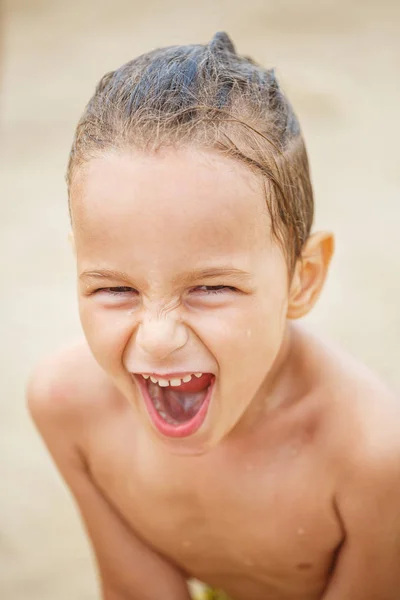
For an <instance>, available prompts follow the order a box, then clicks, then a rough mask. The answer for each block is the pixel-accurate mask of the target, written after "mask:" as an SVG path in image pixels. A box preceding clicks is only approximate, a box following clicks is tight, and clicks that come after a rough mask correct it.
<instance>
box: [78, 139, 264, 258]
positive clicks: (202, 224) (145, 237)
mask: <svg viewBox="0 0 400 600" xmlns="http://www.w3.org/2000/svg"><path fill="white" fill-rule="evenodd" d="M71 205H72V214H73V222H74V232H75V237H76V241H77V245H78V247H79V245H82V244H84V245H86V246H87V245H88V244H89V245H90V247H91V249H92V251H97V252H98V251H101V249H102V248H103V249H104V247H105V245H107V247H108V251H110V249H111V246H113V247H114V248H119V250H120V251H122V250H124V251H128V247H130V248H132V247H133V246H135V247H139V246H140V247H141V248H142V250H143V252H145V253H146V256H149V255H150V256H152V255H154V259H155V260H158V261H159V260H162V258H163V257H164V258H167V257H168V256H169V254H170V253H171V252H173V253H174V255H175V256H178V257H179V259H180V260H182V259H183V258H184V256H185V254H187V253H188V252H190V253H191V254H193V253H197V254H198V255H199V258H202V255H203V254H208V255H210V254H211V253H212V254H213V255H218V254H220V253H222V254H223V253H225V254H226V253H227V252H229V253H231V254H240V253H243V252H246V251H247V252H249V251H256V250H257V249H258V250H261V249H265V247H266V246H267V245H268V244H270V238H271V236H270V233H269V229H270V219H269V215H268V210H267V205H266V200H265V196H264V187H263V183H262V181H261V178H259V177H258V176H256V175H255V174H254V173H253V172H252V171H250V169H248V168H247V167H246V166H245V165H242V164H241V163H239V162H238V161H235V160H232V159H230V158H227V157H224V156H222V155H219V154H217V153H212V152H206V151H200V150H197V149H179V150H167V151H163V152H160V153H157V154H144V153H139V152H124V153H118V154H117V153H109V154H105V155H103V156H101V157H99V158H96V159H92V160H91V161H90V162H89V163H88V164H87V165H86V167H85V169H84V171H82V172H81V173H78V174H77V179H76V183H75V185H74V186H73V190H72V194H71ZM160 249H163V256H160ZM164 253H165V256H164Z"/></svg>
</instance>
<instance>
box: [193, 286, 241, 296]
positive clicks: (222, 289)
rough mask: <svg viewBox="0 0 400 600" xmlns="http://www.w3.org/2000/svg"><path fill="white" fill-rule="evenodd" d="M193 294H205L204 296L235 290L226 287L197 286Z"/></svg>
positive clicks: (234, 289)
mask: <svg viewBox="0 0 400 600" xmlns="http://www.w3.org/2000/svg"><path fill="white" fill-rule="evenodd" d="M193 291H194V292H205V293H206V294H220V293H221V292H229V291H230V292H235V291H236V288H234V287H230V286H227V285H199V286H198V287H196V288H194V290H193Z"/></svg>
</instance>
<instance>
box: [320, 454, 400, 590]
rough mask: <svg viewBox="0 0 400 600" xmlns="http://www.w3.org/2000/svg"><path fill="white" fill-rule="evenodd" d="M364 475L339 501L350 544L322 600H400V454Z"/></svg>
mask: <svg viewBox="0 0 400 600" xmlns="http://www.w3.org/2000/svg"><path fill="white" fill-rule="evenodd" d="M378 454H379V452H378ZM361 471H362V472H361V475H360V474H355V477H354V479H355V480H356V482H357V484H358V488H357V491H356V490H355V489H354V490H353V489H351V487H352V486H349V487H348V488H346V489H344V490H343V491H342V494H341V498H339V503H338V506H339V512H340V514H341V517H342V520H343V524H344V528H345V530H346V540H345V542H344V544H343V547H342V549H341V551H340V553H339V556H338V560H337V564H336V568H335V570H334V573H333V575H332V578H331V581H330V584H329V586H328V588H327V590H326V592H325V594H324V596H323V599H322V600H398V598H400V452H397V451H396V452H394V453H393V454H391V456H389V457H387V456H384V455H383V456H382V455H381V456H380V457H376V458H375V459H374V460H373V464H372V465H369V466H363V467H362V469H361Z"/></svg>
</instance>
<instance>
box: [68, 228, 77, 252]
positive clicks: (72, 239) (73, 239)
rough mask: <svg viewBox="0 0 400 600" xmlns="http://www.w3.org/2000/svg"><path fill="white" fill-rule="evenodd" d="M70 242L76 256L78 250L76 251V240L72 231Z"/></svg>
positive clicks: (69, 236) (69, 237) (69, 235)
mask: <svg viewBox="0 0 400 600" xmlns="http://www.w3.org/2000/svg"><path fill="white" fill-rule="evenodd" d="M68 241H69V243H70V246H71V248H72V252H73V253H74V254H76V249H75V238H74V234H73V233H72V231H70V232H69V234H68Z"/></svg>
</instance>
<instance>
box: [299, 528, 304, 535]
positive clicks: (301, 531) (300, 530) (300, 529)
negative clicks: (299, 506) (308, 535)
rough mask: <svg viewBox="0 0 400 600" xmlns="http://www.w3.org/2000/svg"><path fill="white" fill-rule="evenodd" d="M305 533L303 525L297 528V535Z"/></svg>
mask: <svg viewBox="0 0 400 600" xmlns="http://www.w3.org/2000/svg"><path fill="white" fill-rule="evenodd" d="M304 534H305V530H304V529H303V527H299V528H298V530H297V535H304Z"/></svg>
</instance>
